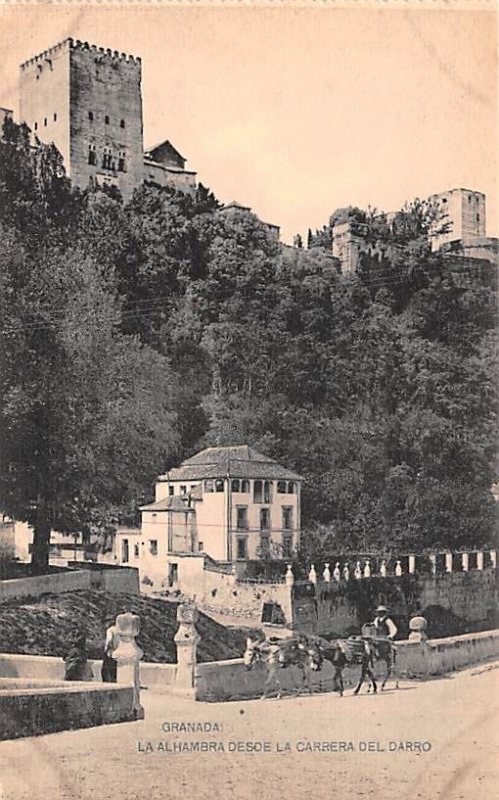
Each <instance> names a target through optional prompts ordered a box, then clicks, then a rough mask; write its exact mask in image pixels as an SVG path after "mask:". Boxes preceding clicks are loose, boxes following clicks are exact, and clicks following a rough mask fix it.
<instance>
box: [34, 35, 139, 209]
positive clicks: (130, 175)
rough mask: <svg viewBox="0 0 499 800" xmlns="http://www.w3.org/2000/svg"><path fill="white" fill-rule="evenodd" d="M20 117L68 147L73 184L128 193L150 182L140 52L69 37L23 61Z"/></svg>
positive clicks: (61, 146)
mask: <svg viewBox="0 0 499 800" xmlns="http://www.w3.org/2000/svg"><path fill="white" fill-rule="evenodd" d="M19 104H20V105H19V110H20V118H21V120H22V121H23V122H26V124H27V125H28V126H29V127H30V128H31V130H32V131H33V133H35V134H36V136H38V138H39V139H40V140H41V141H42V142H46V143H48V142H53V143H54V144H55V145H56V147H57V148H58V149H59V150H60V152H61V154H62V156H63V158H64V165H65V167H66V172H67V174H68V176H69V177H70V178H71V181H72V183H73V185H75V186H80V187H81V188H86V187H87V186H88V184H89V181H90V179H95V180H97V182H98V183H99V184H101V185H102V184H111V185H115V186H117V187H118V188H119V189H120V190H121V192H122V194H123V196H124V197H125V198H128V197H129V196H130V195H131V193H132V191H133V189H134V187H135V186H137V185H138V184H140V183H141V182H142V179H143V173H144V167H143V158H144V156H143V153H144V149H143V133H142V94H141V61H140V58H135V57H133V56H127V55H125V54H124V53H118V52H117V51H112V50H108V49H104V48H102V47H96V46H95V45H89V44H88V42H80V41H78V40H74V39H71V38H69V39H65V40H64V41H63V42H60V43H59V44H57V45H55V46H54V47H51V48H49V49H48V50H45V51H44V52H43V53H40V54H39V55H37V56H35V57H34V58H31V59H29V61H25V62H24V64H21V77H20V96H19Z"/></svg>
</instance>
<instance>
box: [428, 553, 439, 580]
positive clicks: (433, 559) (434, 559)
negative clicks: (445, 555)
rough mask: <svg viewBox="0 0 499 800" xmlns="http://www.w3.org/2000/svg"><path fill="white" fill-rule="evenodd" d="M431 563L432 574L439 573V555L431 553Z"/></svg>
mask: <svg viewBox="0 0 499 800" xmlns="http://www.w3.org/2000/svg"><path fill="white" fill-rule="evenodd" d="M430 565H431V574H432V575H436V574H437V557H436V555H435V553H430Z"/></svg>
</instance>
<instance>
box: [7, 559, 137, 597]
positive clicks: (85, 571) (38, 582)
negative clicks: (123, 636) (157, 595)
mask: <svg viewBox="0 0 499 800" xmlns="http://www.w3.org/2000/svg"><path fill="white" fill-rule="evenodd" d="M78 589H100V590H103V591H107V592H127V593H128V594H136V595H138V594H139V573H138V570H136V569H134V568H132V567H130V568H127V567H124V568H121V567H116V568H113V567H110V568H105V569H102V568H99V569H92V568H89V567H78V568H77V569H71V570H68V571H67V572H63V571H61V572H60V573H58V574H55V575H54V574H50V575H36V576H33V577H31V578H13V579H12V580H4V581H0V600H10V599H13V598H19V597H40V596H41V595H43V594H62V593H63V592H74V591H76V590H78Z"/></svg>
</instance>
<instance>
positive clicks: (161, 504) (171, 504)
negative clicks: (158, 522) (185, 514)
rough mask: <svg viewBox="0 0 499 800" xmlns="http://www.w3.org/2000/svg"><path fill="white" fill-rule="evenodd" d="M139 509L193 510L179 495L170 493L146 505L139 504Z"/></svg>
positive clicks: (156, 510)
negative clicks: (169, 495) (170, 494)
mask: <svg viewBox="0 0 499 800" xmlns="http://www.w3.org/2000/svg"><path fill="white" fill-rule="evenodd" d="M140 511H155V512H158V511H194V508H193V507H192V506H188V505H186V504H185V503H184V501H183V500H182V499H181V498H180V497H175V496H173V495H172V496H171V497H165V498H164V499H163V500H157V501H156V502H155V503H149V504H148V505H147V506H140Z"/></svg>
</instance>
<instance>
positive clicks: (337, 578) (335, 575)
mask: <svg viewBox="0 0 499 800" xmlns="http://www.w3.org/2000/svg"><path fill="white" fill-rule="evenodd" d="M333 578H334V579H335V581H340V580H341V570H340V562H339V561H337V562H336V566H335V568H334V570H333Z"/></svg>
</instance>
